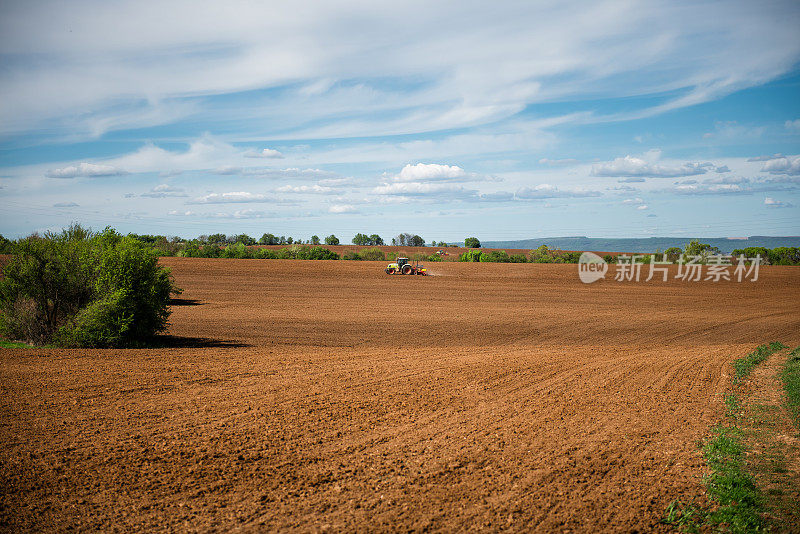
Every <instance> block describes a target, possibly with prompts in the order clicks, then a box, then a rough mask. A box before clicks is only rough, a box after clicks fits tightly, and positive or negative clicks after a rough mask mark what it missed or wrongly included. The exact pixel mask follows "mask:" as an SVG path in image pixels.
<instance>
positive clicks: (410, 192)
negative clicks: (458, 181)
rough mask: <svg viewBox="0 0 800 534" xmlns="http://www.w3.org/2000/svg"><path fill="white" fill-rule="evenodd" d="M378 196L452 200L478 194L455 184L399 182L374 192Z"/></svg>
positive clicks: (383, 186) (379, 187) (378, 188)
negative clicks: (446, 198)
mask: <svg viewBox="0 0 800 534" xmlns="http://www.w3.org/2000/svg"><path fill="white" fill-rule="evenodd" d="M372 192H373V193H375V194H377V195H402V196H442V197H450V198H465V197H471V196H474V195H475V194H476V193H477V192H476V191H474V190H469V189H465V188H464V187H463V186H460V185H454V184H436V183H434V184H430V183H420V182H397V183H392V184H384V185H380V186H378V187H375V188H374V189H373V190H372Z"/></svg>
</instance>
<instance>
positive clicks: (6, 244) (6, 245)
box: [0, 235, 14, 254]
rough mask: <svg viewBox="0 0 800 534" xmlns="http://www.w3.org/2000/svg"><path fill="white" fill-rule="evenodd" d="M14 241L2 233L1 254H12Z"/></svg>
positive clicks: (0, 241) (0, 240)
mask: <svg viewBox="0 0 800 534" xmlns="http://www.w3.org/2000/svg"><path fill="white" fill-rule="evenodd" d="M13 245H14V242H13V241H11V240H9V239H6V238H5V237H4V236H3V235H0V254H11V250H12V247H13Z"/></svg>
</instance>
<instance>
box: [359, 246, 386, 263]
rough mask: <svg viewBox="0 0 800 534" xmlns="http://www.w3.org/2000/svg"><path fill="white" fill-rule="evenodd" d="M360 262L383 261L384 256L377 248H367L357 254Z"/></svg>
mask: <svg viewBox="0 0 800 534" xmlns="http://www.w3.org/2000/svg"><path fill="white" fill-rule="evenodd" d="M359 255H360V256H361V259H362V260H366V261H384V260H385V259H386V254H384V253H383V251H382V250H381V249H379V248H368V249H365V250H362V251H361V252H359Z"/></svg>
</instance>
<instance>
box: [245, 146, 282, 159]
mask: <svg viewBox="0 0 800 534" xmlns="http://www.w3.org/2000/svg"><path fill="white" fill-rule="evenodd" d="M244 157H246V158H266V159H283V154H282V153H280V152H279V151H277V150H275V149H272V148H265V149H264V150H262V151H261V152H256V151H248V152H245V153H244Z"/></svg>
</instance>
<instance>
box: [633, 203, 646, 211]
mask: <svg viewBox="0 0 800 534" xmlns="http://www.w3.org/2000/svg"><path fill="white" fill-rule="evenodd" d="M647 207H648V206H647V204H642V205H641V206H636V209H637V210H646V209H647Z"/></svg>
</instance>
